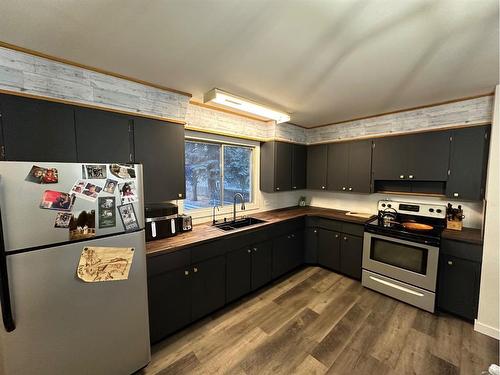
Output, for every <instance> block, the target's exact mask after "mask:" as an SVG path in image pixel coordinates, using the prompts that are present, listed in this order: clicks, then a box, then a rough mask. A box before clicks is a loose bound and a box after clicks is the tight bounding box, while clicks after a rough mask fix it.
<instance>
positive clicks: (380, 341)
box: [140, 267, 499, 375]
mask: <svg viewBox="0 0 500 375" xmlns="http://www.w3.org/2000/svg"><path fill="white" fill-rule="evenodd" d="M498 362H499V361H498V342H497V341H496V340H494V339H491V338H489V337H487V336H484V335H482V334H480V333H477V332H474V330H473V327H472V325H471V324H470V323H467V322H464V321H462V320H460V319H457V318H454V317H452V316H449V315H443V314H441V315H439V316H437V315H433V314H429V313H427V312H425V311H422V310H419V309H416V308H414V307H411V306H409V305H406V304H404V303H402V302H398V301H395V300H393V299H391V298H389V297H386V296H383V295H381V294H378V293H376V292H373V291H371V290H368V289H366V288H363V287H362V286H361V284H360V283H359V282H357V281H354V280H351V279H349V278H346V277H343V276H341V275H338V274H335V273H332V272H330V271H326V270H324V269H321V268H318V267H308V268H305V269H302V270H300V271H298V272H296V273H295V274H293V275H292V276H289V277H287V278H285V279H282V280H279V281H278V282H276V283H274V284H273V285H271V286H270V287H268V288H265V289H263V290H261V291H259V292H257V293H255V294H252V295H250V296H249V297H248V298H245V299H244V300H242V301H241V302H238V303H235V304H232V305H231V306H229V307H227V308H225V309H223V310H222V311H220V312H217V313H216V314H214V315H212V316H210V317H208V318H206V319H204V320H202V321H200V322H198V323H196V324H195V325H193V326H190V327H188V328H187V329H185V330H183V331H181V332H179V333H178V334H176V335H174V336H172V337H170V338H168V339H166V340H165V341H163V342H161V343H159V344H157V345H156V346H154V347H153V354H152V361H151V363H150V364H149V366H148V367H146V368H145V369H144V370H142V371H141V372H140V374H143V375H146V374H161V375H165V374H349V375H352V374H363V375H364V374H375V375H376V374H383V375H392V374H394V375H396V374H398V375H399V374H426V375H432V374H439V375H445V374H464V375H476V374H477V375H479V374H481V372H482V371H484V370H486V369H487V368H488V366H489V364H491V363H498Z"/></svg>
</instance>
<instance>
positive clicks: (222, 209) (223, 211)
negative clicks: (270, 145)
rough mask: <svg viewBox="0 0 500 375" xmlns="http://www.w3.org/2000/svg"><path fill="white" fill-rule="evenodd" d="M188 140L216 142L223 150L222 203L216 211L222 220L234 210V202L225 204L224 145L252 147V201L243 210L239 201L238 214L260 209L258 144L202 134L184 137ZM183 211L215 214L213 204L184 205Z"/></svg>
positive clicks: (206, 215)
mask: <svg viewBox="0 0 500 375" xmlns="http://www.w3.org/2000/svg"><path fill="white" fill-rule="evenodd" d="M187 142H196V143H208V144H215V145H219V146H221V151H220V171H221V173H220V183H221V202H222V205H221V206H218V208H219V210H218V211H216V216H217V218H218V220H220V219H221V218H222V217H224V216H226V215H227V214H229V213H232V212H233V204H224V147H225V146H230V147H231V146H233V147H235V146H236V147H243V148H247V149H250V151H251V156H250V160H251V164H252V165H251V167H250V198H251V202H245V206H246V210H245V211H241V210H240V209H239V207H240V202H239V201H238V204H237V216H238V217H240V216H244V215H245V212H247V211H253V210H258V209H259V204H258V201H257V189H258V183H259V182H258V180H257V176H258V170H257V167H258V166H257V164H258V160H257V149H258V146H256V145H250V144H245V143H241V142H237V141H231V140H228V139H219V138H217V139H210V138H205V137H200V136H194V135H186V136H185V138H184V143H187ZM183 211H184V213H185V214H188V215H191V216H192V217H193V218H205V217H211V216H212V214H213V206H210V207H201V208H192V209H186V208H185V207H183Z"/></svg>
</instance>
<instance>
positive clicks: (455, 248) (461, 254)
mask: <svg viewBox="0 0 500 375" xmlns="http://www.w3.org/2000/svg"><path fill="white" fill-rule="evenodd" d="M441 254H446V255H451V256H454V257H457V258H461V259H465V260H470V261H473V262H479V263H481V262H482V259H483V246H482V245H476V244H471V243H466V242H460V241H452V240H446V239H442V240H441Z"/></svg>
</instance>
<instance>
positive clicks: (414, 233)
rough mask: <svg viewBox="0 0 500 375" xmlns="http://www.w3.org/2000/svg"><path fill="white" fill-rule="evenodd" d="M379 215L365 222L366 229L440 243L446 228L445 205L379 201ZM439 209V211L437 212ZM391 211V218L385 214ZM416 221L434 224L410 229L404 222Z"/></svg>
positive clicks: (392, 235) (410, 239) (372, 231)
mask: <svg viewBox="0 0 500 375" xmlns="http://www.w3.org/2000/svg"><path fill="white" fill-rule="evenodd" d="M378 207H379V215H378V217H377V218H376V219H373V220H371V221H369V222H368V223H366V224H365V230H366V231H368V232H371V233H377V234H382V235H387V236H391V237H396V238H400V239H404V240H408V241H413V242H418V243H425V244H434V245H439V243H440V240H441V232H442V231H443V229H444V228H445V224H446V220H445V207H444V206H436V205H426V204H413V203H406V202H396V201H386V200H384V201H379V205H378ZM436 211H439V212H436ZM388 212H391V213H392V214H393V216H391V217H390V220H387V218H386V219H385V220H384V214H387V213H388ZM408 222H414V223H421V224H427V225H430V226H432V227H433V228H432V229H431V230H425V231H424V230H410V229H406V228H404V227H403V225H402V224H403V223H408Z"/></svg>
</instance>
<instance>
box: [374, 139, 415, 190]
mask: <svg viewBox="0 0 500 375" xmlns="http://www.w3.org/2000/svg"><path fill="white" fill-rule="evenodd" d="M408 148H409V142H408V138H407V137H404V136H398V137H386V138H377V139H375V140H374V141H373V163H372V174H373V179H374V180H399V179H405V178H406V177H408V176H407V175H406V167H407V160H406V153H407V151H408Z"/></svg>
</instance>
